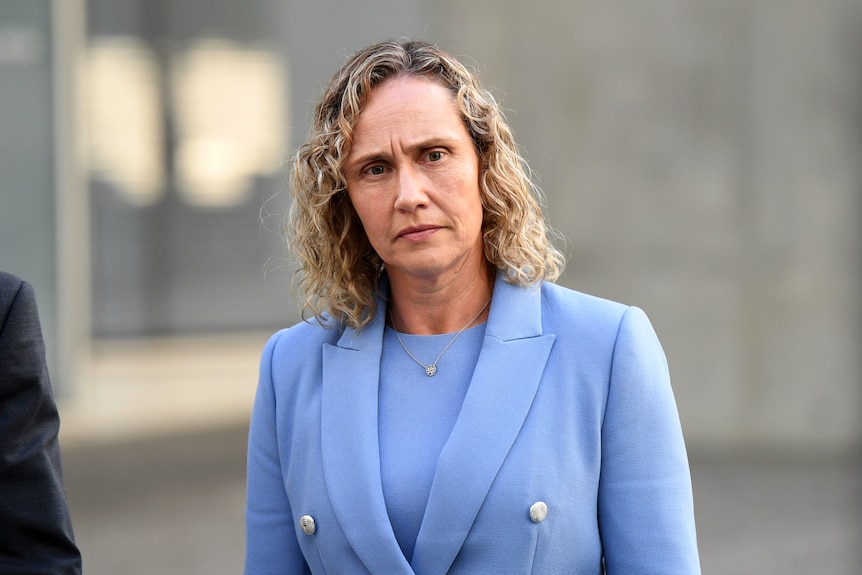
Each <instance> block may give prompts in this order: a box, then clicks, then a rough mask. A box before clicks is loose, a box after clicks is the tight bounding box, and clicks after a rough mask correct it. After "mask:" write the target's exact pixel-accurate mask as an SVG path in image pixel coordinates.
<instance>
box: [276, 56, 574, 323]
mask: <svg viewBox="0 0 862 575" xmlns="http://www.w3.org/2000/svg"><path fill="white" fill-rule="evenodd" d="M412 76H420V77H424V78H428V79H431V80H433V81H436V82H439V83H440V84H441V85H443V86H444V87H446V88H447V89H449V90H450V91H451V92H452V94H453V97H454V98H455V100H456V102H457V104H458V109H459V110H460V112H461V114H462V116H463V119H464V123H465V125H466V127H467V130H468V132H469V134H470V137H471V138H472V141H473V144H474V145H475V147H476V151H477V153H478V156H479V178H480V182H479V189H480V194H481V201H482V208H483V223H482V234H483V239H484V252H485V258H486V259H487V260H488V261H489V262H490V263H491V264H493V265H494V266H496V267H497V268H498V269H500V270H502V271H503V273H504V277H505V278H506V280H507V281H509V282H510V283H513V284H517V285H531V284H535V283H537V282H539V281H542V280H550V281H553V280H555V279H556V278H557V277H558V276H559V275H560V273H561V271H562V268H563V265H564V258H563V256H562V254H561V253H560V252H559V251H558V250H557V249H556V248H555V247H553V246H552V245H551V243H550V241H549V235H551V234H553V233H555V232H553V230H551V228H550V227H549V226H548V225H547V223H546V222H545V219H544V217H543V215H542V209H541V201H542V195H541V192H540V190H539V189H538V188H537V187H536V186H535V185H534V184H533V183H532V181H531V178H530V170H529V167H528V166H527V164H526V162H525V160H524V159H523V157H522V156H521V154H520V153H519V151H518V147H517V145H516V144H515V140H514V138H513V137H512V132H511V130H510V128H509V126H508V124H507V123H506V120H505V118H504V116H503V113H502V111H501V109H500V107H499V105H498V104H497V102H496V100H495V99H494V97H493V96H492V95H491V94H490V92H488V91H487V90H485V89H483V88H482V87H481V86H480V84H479V81H478V80H477V78H476V76H475V75H474V74H473V73H471V72H470V71H469V70H468V69H467V68H466V67H465V66H464V65H463V64H461V63H460V62H458V61H457V60H456V59H455V58H453V57H452V56H451V55H449V54H447V53H446V52H444V51H442V50H440V49H439V48H438V47H436V46H434V45H432V44H428V43H425V42H419V41H404V42H395V41H387V42H381V43H378V44H374V45H371V46H368V47H367V48H364V49H362V50H360V51H359V52H357V53H356V54H354V55H353V56H352V57H350V58H349V59H348V61H347V62H346V63H345V64H344V66H343V67H342V68H341V69H340V70H339V71H338V72H337V73H336V74H335V76H334V77H333V78H332V80H331V81H330V83H329V85H328V86H327V87H326V89H325V91H324V93H323V95H322V97H321V99H320V102H319V103H318V104H317V106H316V107H315V110H314V116H313V120H312V126H311V129H310V130H309V134H308V139H307V141H306V143H305V144H303V145H302V146H301V147H300V148H299V150H298V151H297V153H296V155H295V157H294V158H293V166H292V170H291V173H290V190H291V192H292V194H293V203H292V205H291V208H290V212H289V214H288V216H287V222H286V228H287V229H286V233H287V236H288V242H289V245H290V247H291V249H292V251H293V253H294V255H295V256H296V258H297V260H298V264H299V266H298V268H297V270H296V275H295V277H294V290H295V291H297V292H300V297H301V298H302V299H303V301H304V308H305V310H306V311H307V312H310V314H311V315H313V317H315V318H316V319H317V320H318V321H319V322H320V323H321V324H323V325H328V324H329V323H330V321H331V320H335V321H336V322H338V323H340V324H344V325H347V326H349V327H353V328H355V329H361V328H362V327H363V326H364V325H366V324H367V323H368V322H369V321H371V319H372V318H373V317H374V314H375V313H376V309H375V292H376V288H377V282H378V280H379V277H380V274H381V272H382V271H383V269H384V266H383V262H382V261H381V259H380V257H379V256H378V255H377V253H376V252H375V251H374V249H373V248H372V247H371V243H370V242H369V241H368V238H367V236H366V235H365V231H364V229H363V227H362V222H361V221H360V220H359V217H358V215H357V214H356V211H355V210H354V208H353V205H352V204H351V202H350V199H349V197H348V195H347V183H346V180H345V177H344V173H343V171H342V162H343V161H344V159H345V158H346V157H347V156H348V154H349V153H350V149H351V144H352V142H353V129H354V126H355V125H356V121H357V119H358V117H359V114H360V113H361V112H362V109H363V107H364V106H365V104H366V102H367V100H368V97H369V94H370V93H371V91H372V90H373V89H374V88H375V87H376V86H378V85H380V84H381V83H383V82H385V81H386V80H388V79H391V78H398V77H412Z"/></svg>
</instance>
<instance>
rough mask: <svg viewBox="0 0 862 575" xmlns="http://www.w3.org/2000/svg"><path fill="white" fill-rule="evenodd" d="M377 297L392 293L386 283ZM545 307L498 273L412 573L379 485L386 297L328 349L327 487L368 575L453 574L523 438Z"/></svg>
mask: <svg viewBox="0 0 862 575" xmlns="http://www.w3.org/2000/svg"><path fill="white" fill-rule="evenodd" d="M381 292H382V294H383V296H385V295H388V285H387V284H386V283H385V281H384V282H383V283H382V284H381ZM541 301H542V300H541V288H540V287H539V286H536V287H533V288H520V287H516V286H512V285H510V284H508V283H506V282H505V281H503V279H502V277H501V274H500V273H498V275H497V279H496V282H495V285H494V297H493V300H492V302H491V310H490V314H489V317H488V324H487V325H486V327H485V340H484V343H483V346H482V351H481V353H480V355H479V359H478V362H477V365H476V369H475V372H474V374H473V379H472V380H471V382H470V387H469V389H468V391H467V395H466V397H465V399H464V404H463V406H462V408H461V413H460V414H459V416H458V419H457V421H456V422H455V426H454V428H453V429H452V433H451V435H450V437H449V440H448V441H447V443H446V445H445V446H444V447H443V451H442V453H441V454H440V459H439V460H438V464H437V472H436V475H435V477H434V481H433V484H432V487H431V494H430V497H429V500H428V506H427V508H426V510H425V517H424V519H423V523H422V527H421V528H420V531H419V535H418V538H417V541H416V547H415V550H414V554H413V560H412V570H411V566H410V565H409V564H408V563H407V561H406V559H405V558H404V555H403V554H402V553H401V549H400V548H399V546H398V542H397V541H396V539H395V534H394V533H393V531H392V526H391V524H390V522H389V516H388V514H387V511H386V504H385V501H384V498H383V487H382V482H381V478H380V449H379V435H378V429H377V421H378V414H377V401H378V383H379V377H380V355H381V351H382V341H383V329H384V326H385V313H384V311H383V310H385V309H386V307H385V306H386V303H385V299H384V297H381V298H380V299H379V300H378V308H377V309H378V310H379V311H378V313H377V314H376V315H375V318H374V320H373V321H372V322H371V323H370V324H369V325H368V326H366V327H365V328H363V330H362V331H361V332H360V333H358V334H357V333H356V332H355V331H354V330H352V329H347V330H345V332H344V334H343V335H342V337H341V338H340V339H339V341H338V343H337V345H336V346H326V348H325V349H324V358H323V360H324V364H323V398H322V401H323V404H322V411H323V413H322V416H321V425H322V452H323V465H324V476H325V479H326V486H327V490H328V492H329V497H330V500H331V502H332V506H333V508H334V510H335V513H336V516H337V517H338V520H339V522H340V524H341V528H342V529H343V531H344V533H345V536H346V537H347V539H348V541H350V544H351V545H352V546H353V548H354V550H355V551H356V553H357V555H358V556H359V557H360V558H361V560H362V561H363V563H364V564H365V566H366V567H367V568H368V569H369V571H371V572H373V573H392V574H398V573H405V574H409V573H414V572H415V573H421V574H435V573H439V574H444V573H446V572H447V571H448V570H449V567H450V566H451V564H452V562H453V561H454V560H455V557H456V556H457V554H458V551H459V550H460V549H461V546H462V545H463V543H464V539H465V538H466V537H467V534H468V533H469V531H470V528H471V527H472V525H473V522H474V520H475V518H476V515H477V514H478V512H479V509H480V508H481V506H482V503H483V502H484V500H485V497H486V495H487V493H488V490H489V489H490V486H491V484H492V483H493V481H494V478H495V477H496V475H497V472H498V471H499V469H500V467H501V466H502V464H503V461H504V460H505V459H506V456H507V454H508V453H509V450H510V449H511V447H512V444H513V443H514V441H515V439H516V438H517V436H518V433H519V431H520V429H521V426H522V425H523V423H524V419H525V418H526V416H527V413H528V412H529V410H530V406H531V405H532V401H533V398H534V397H535V394H536V390H537V388H538V385H539V380H540V379H541V375H542V372H543V371H544V367H545V363H546V362H547V358H548V355H549V353H550V349H551V345H552V343H553V340H554V337H553V336H552V335H548V336H543V335H542V313H541V312H542V309H541V305H542V303H541ZM503 375H504V376H505V377H501V376H503ZM465 469H466V470H469V473H464V470H465Z"/></svg>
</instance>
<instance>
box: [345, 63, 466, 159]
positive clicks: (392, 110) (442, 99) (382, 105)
mask: <svg viewBox="0 0 862 575" xmlns="http://www.w3.org/2000/svg"><path fill="white" fill-rule="evenodd" d="M455 127H460V128H462V131H463V132H465V133H466V128H465V127H464V121H463V117H462V115H461V112H460V111H459V110H458V106H457V105H456V102H455V96H454V94H453V93H452V92H451V90H449V88H447V87H446V86H444V85H443V84H441V83H440V82H439V81H437V80H434V79H430V78H426V77H424V76H406V77H395V78H390V79H388V80H386V81H384V82H383V83H381V84H379V85H378V86H375V87H374V89H373V90H372V91H371V92H370V94H369V96H368V100H367V101H366V103H365V106H364V107H363V109H362V110H361V111H360V113H359V115H358V117H357V119H356V122H355V123H354V126H353V128H354V144H359V143H360V142H361V141H362V140H364V139H366V138H367V137H368V136H370V135H372V134H376V135H385V134H387V133H390V132H391V131H393V130H397V131H399V132H402V133H404V134H405V135H406V134H407V133H409V132H413V131H428V130H434V129H440V130H445V129H452V128H455Z"/></svg>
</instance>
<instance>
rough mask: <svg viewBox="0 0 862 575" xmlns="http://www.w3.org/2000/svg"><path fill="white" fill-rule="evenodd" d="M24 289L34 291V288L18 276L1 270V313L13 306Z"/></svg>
mask: <svg viewBox="0 0 862 575" xmlns="http://www.w3.org/2000/svg"><path fill="white" fill-rule="evenodd" d="M22 290H24V291H32V288H30V284H28V283H27V282H25V281H24V280H22V279H21V278H19V277H18V276H15V275H12V274H10V273H6V272H3V271H0V314H2V313H3V312H5V311H6V310H8V309H9V308H10V307H11V306H12V302H13V301H15V298H16V297H17V296H18V293H19V292H20V291H22Z"/></svg>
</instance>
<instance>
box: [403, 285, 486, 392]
mask: <svg viewBox="0 0 862 575" xmlns="http://www.w3.org/2000/svg"><path fill="white" fill-rule="evenodd" d="M490 304H491V300H490V299H489V300H488V301H487V303H485V305H483V306H482V309H480V310H479V313H477V314H476V315H474V316H473V319H471V320H470V321H468V322H467V325H465V326H464V327H462V328H461V329H460V330H458V333H456V334H455V337H453V338H452V339H450V340H449V343H447V344H446V347H444V348H443V351H441V352H440V355H438V356H437V359H435V360H434V363H430V364H428V365H425V364H424V363H422V362H421V361H419V360H418V359H417V358H416V356H415V355H413V354H412V353H410V350H409V349H407V346H406V345H404V340H402V339H401V334H399V333H398V326H396V325H395V316H394V315H392V308H390V309H389V317H390V318H391V319H392V329H394V330H395V337H397V338H398V343H400V344H401V347H403V348H404V351H406V352H407V355H409V356H410V358H411V359H412V360H413V361H415V362H416V363H418V364H419V365H421V366H422V367H423V368H424V369H425V375H427V376H428V377H433V376H434V374H435V373H437V362H438V361H440V358H441V357H443V354H444V353H446V350H447V349H449V348H450V347H452V344H453V343H455V340H456V339H458V336H460V335H461V334H462V333H464V330H465V329H467V328H468V327H470V325H471V324H472V323H473V322H474V321H476V318H478V317H479V316H480V315H482V312H483V311H485V308H487V307H488V306H489V305H490Z"/></svg>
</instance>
